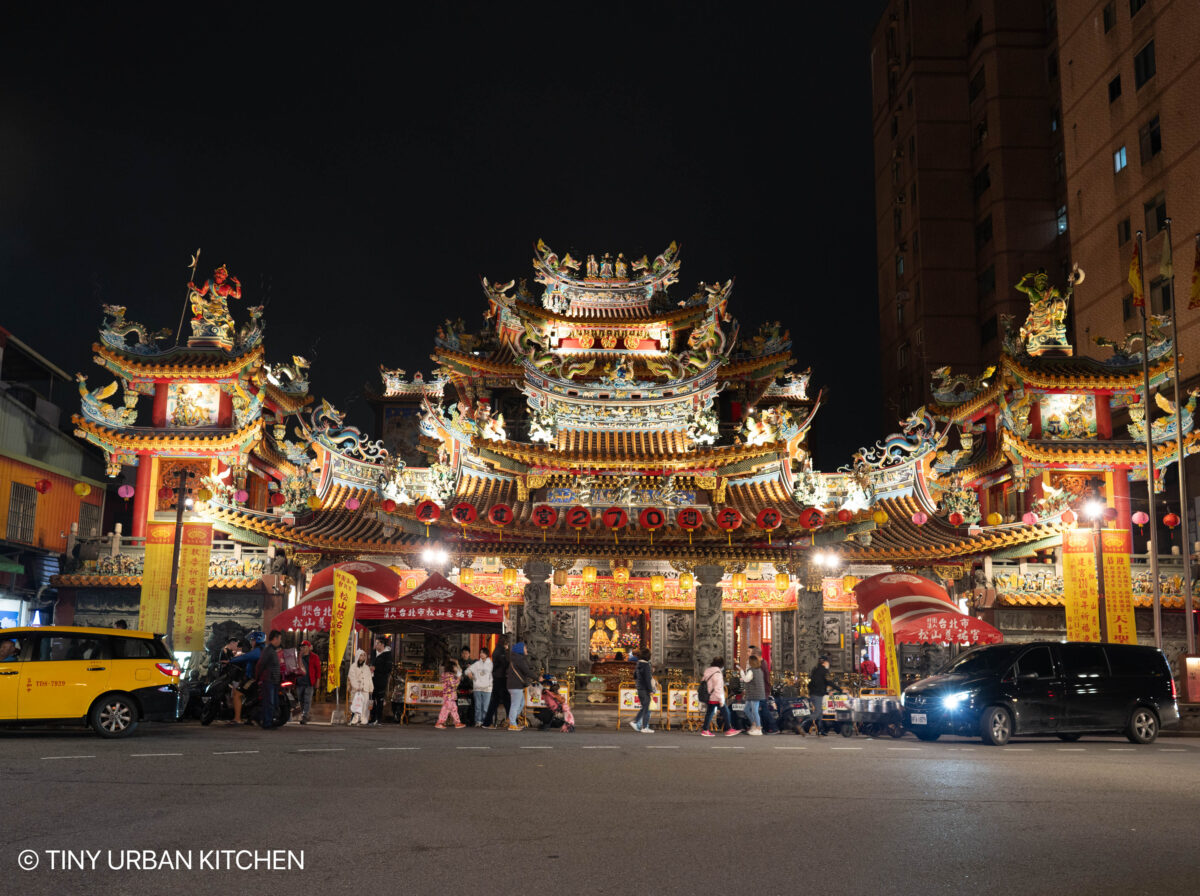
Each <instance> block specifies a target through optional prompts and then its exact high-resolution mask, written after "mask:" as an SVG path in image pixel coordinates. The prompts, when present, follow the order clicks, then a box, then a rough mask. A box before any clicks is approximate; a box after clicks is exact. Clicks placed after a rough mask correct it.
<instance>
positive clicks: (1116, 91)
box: [1108, 75, 1121, 103]
mask: <svg viewBox="0 0 1200 896" xmlns="http://www.w3.org/2000/svg"><path fill="white" fill-rule="evenodd" d="M1120 95H1121V76H1120V75H1117V76H1116V77H1115V78H1113V79H1112V80H1111V81H1109V82H1108V101H1109V102H1110V103H1111V102H1112V101H1113V100H1115V99H1116V98H1117V97H1119V96H1120Z"/></svg>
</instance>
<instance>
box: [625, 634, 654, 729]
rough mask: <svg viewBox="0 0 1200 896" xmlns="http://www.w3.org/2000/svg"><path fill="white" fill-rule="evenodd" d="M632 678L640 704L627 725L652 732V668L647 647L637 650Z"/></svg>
mask: <svg viewBox="0 0 1200 896" xmlns="http://www.w3.org/2000/svg"><path fill="white" fill-rule="evenodd" d="M633 680H634V684H635V685H636V686H637V694H638V701H639V702H640V703H641V705H642V706H641V709H639V710H638V714H637V715H636V716H634V719H633V721H632V722H630V723H629V727H630V728H632V729H633V730H634V731H637V732H640V733H641V734H653V733H654V729H653V728H651V727H650V700H651V698H652V696H653V694H654V670H653V669H651V667H650V648H649V647H643V648H642V649H641V650H639V651H638V661H637V666H636V667H635V668H634V673H633Z"/></svg>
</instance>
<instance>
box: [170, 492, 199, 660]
mask: <svg viewBox="0 0 1200 896" xmlns="http://www.w3.org/2000/svg"><path fill="white" fill-rule="evenodd" d="M175 475H176V476H177V477H178V482H177V483H176V485H175V545H174V547H173V548H172V550H171V590H170V592H169V597H168V600H167V632H166V639H165V640H166V642H167V649H168V650H170V651H171V656H174V655H175V605H176V603H177V602H178V601H179V553H180V548H181V546H182V544H183V511H184V510H185V509H186V510H191V509H192V506H193V501H192V497H191V495H190V494H188V491H189V489H188V480H189V479H195V478H196V474H195V472H193V471H192V470H188V469H182V470H178V471H176V473H175Z"/></svg>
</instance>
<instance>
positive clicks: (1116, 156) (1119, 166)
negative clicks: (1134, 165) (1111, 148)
mask: <svg viewBox="0 0 1200 896" xmlns="http://www.w3.org/2000/svg"><path fill="white" fill-rule="evenodd" d="M1128 164H1129V162H1128V161H1127V160H1126V158H1125V147H1124V146H1122V147H1121V148H1120V149H1118V150H1117V151H1116V152H1114V153H1113V173H1114V174H1115V173H1116V172H1118V171H1124V170H1125V166H1126V165H1128Z"/></svg>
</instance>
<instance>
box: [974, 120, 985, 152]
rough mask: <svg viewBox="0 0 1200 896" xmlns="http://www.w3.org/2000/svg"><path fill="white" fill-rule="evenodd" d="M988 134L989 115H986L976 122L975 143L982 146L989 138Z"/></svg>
mask: <svg viewBox="0 0 1200 896" xmlns="http://www.w3.org/2000/svg"><path fill="white" fill-rule="evenodd" d="M987 135H988V125H987V116H986V115H985V116H983V117H982V118H981V119H979V121H977V122H975V145H976V146H982V145H983V142H984V141H985V140H987Z"/></svg>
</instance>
